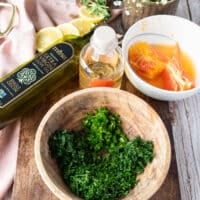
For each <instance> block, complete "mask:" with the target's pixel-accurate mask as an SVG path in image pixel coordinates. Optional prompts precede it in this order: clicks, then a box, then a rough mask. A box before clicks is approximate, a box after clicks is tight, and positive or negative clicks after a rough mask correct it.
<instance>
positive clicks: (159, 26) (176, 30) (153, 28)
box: [122, 15, 200, 101]
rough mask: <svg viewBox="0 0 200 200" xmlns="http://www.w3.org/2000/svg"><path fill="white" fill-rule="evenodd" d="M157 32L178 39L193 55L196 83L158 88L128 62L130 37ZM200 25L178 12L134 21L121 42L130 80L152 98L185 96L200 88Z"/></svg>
mask: <svg viewBox="0 0 200 200" xmlns="http://www.w3.org/2000/svg"><path fill="white" fill-rule="evenodd" d="M149 33H150V34H156V35H163V36H166V38H167V37H168V38H171V39H172V40H175V41H177V42H178V43H179V45H180V48H181V49H182V50H183V51H184V52H186V53H187V54H188V55H189V57H190V58H191V59H192V61H193V63H194V65H195V70H196V82H195V84H196V87H195V88H193V89H190V90H186V91H179V92H176V91H168V90H164V89H159V88H157V87H154V86H152V85H150V84H148V83H147V82H146V81H144V80H142V79H141V78H140V77H139V76H138V75H137V74H136V73H135V72H134V70H133V69H132V68H131V66H130V65H129V63H128V47H129V46H130V41H131V40H133V38H136V37H137V36H138V35H140V34H144V35H145V34H149ZM199 41H200V27H199V26H198V25H196V24H195V23H193V22H191V21H189V20H187V19H184V18H181V17H177V16H171V15H154V16H151V17H146V18H143V19H142V20H139V21H138V22H137V23H135V24H133V25H132V26H131V27H130V28H129V29H128V31H127V32H126V34H125V36H124V39H123V42H122V54H123V57H124V61H125V72H126V75H127V77H128V79H129V80H130V82H131V83H132V84H133V85H134V86H135V87H136V88H137V89H138V90H139V91H141V92H142V93H144V94H145V95H147V96H150V97H152V98H155V99H158V100H165V101H176V100H180V99H184V98H186V97H189V96H191V95H194V94H196V93H197V92H199V91H200V56H199V52H200V45H199Z"/></svg>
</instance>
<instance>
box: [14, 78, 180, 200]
mask: <svg viewBox="0 0 200 200" xmlns="http://www.w3.org/2000/svg"><path fill="white" fill-rule="evenodd" d="M122 89H124V90H127V91H129V92H131V93H137V95H139V96H141V97H142V98H145V100H147V101H148V102H149V103H150V104H151V105H152V106H153V107H154V108H155V110H156V111H157V112H158V113H159V114H160V116H161V118H162V119H163V121H164V123H165V125H166V128H167V129H168V132H169V136H170V140H171V145H172V161H171V166H170V169H169V173H168V176H167V178H166V180H165V182H164V184H163V185H162V187H161V188H160V189H159V191H158V192H157V193H156V194H155V195H154V196H153V197H152V198H151V199H152V200H161V199H163V200H179V199H181V197H180V190H179V182H178V173H177V163H176V157H175V152H174V148H173V137H172V130H171V122H172V120H173V119H172V117H171V116H170V112H169V110H168V108H169V107H168V103H166V102H160V101H155V100H152V99H150V98H147V97H144V96H143V95H142V94H140V93H139V92H137V90H136V89H135V88H134V87H133V86H132V85H131V84H130V82H129V81H128V80H127V79H126V78H124V82H123V86H122ZM76 90H78V80H77V78H75V79H73V80H71V81H70V82H68V83H67V84H66V85H64V86H63V87H61V88H59V89H58V90H57V91H56V92H54V93H53V94H51V95H50V96H48V97H47V98H45V99H43V101H42V102H41V104H39V105H38V106H36V107H35V108H34V109H33V110H32V111H30V112H29V113H27V114H26V115H25V116H24V117H23V118H22V127H21V133H20V142H19V153H18V161H17V172H16V177H15V182H14V188H13V195H12V199H13V200H22V199H24V200H25V199H26V200H37V199H38V200H41V199H42V200H57V198H56V197H55V196H54V195H53V194H52V193H51V191H50V190H49V189H48V188H47V186H46V185H45V184H44V182H43V181H42V179H41V177H40V175H39V173H38V170H37V168H36V164H35V161H34V139H35V133H36V129H37V127H38V125H39V123H40V121H41V119H42V117H43V116H44V114H45V113H46V112H47V110H48V109H49V108H50V107H51V106H52V105H53V104H54V103H55V102H56V101H58V100H59V99H60V98H62V97H63V96H65V95H67V94H69V93H71V92H73V91H76Z"/></svg>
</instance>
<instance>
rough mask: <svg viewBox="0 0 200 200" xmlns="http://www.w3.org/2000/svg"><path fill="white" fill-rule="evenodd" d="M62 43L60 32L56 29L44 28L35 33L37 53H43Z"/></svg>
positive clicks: (62, 38)
mask: <svg viewBox="0 0 200 200" xmlns="http://www.w3.org/2000/svg"><path fill="white" fill-rule="evenodd" d="M62 41H64V37H63V34H62V31H60V29H58V28H56V27H46V28H43V29H40V30H39V31H38V32H37V33H36V49H37V51H39V52H44V51H45V50H46V49H48V48H49V47H51V46H53V45H55V44H57V43H59V42H62Z"/></svg>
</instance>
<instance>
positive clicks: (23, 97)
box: [0, 42, 78, 129]
mask: <svg viewBox="0 0 200 200" xmlns="http://www.w3.org/2000/svg"><path fill="white" fill-rule="evenodd" d="M76 54H77V52H76ZM76 56H77V55H76ZM76 56H75V54H74V48H73V46H72V44H70V43H65V42H63V43H59V44H56V45H55V46H53V47H51V48H50V49H48V50H47V51H45V52H44V53H42V54H39V55H38V56H36V57H35V58H34V59H33V60H31V61H29V62H28V63H26V64H23V65H21V66H19V67H17V68H16V69H15V70H14V71H12V72H11V73H9V74H7V75H6V76H4V77H3V78H1V79H0V129H1V128H3V127H4V126H5V125H6V124H8V123H9V122H11V121H13V120H15V119H16V118H18V117H19V116H21V115H22V114H23V113H24V112H26V111H27V110H28V109H30V108H31V107H32V106H33V105H35V104H36V103H38V100H39V99H41V96H45V95H47V94H49V93H50V92H52V91H54V90H55V89H56V88H58V87H59V86H61V85H62V84H63V83H65V82H66V81H68V80H69V79H70V78H72V77H73V76H74V75H76V74H77V72H78V65H77V64H76V63H75V61H76Z"/></svg>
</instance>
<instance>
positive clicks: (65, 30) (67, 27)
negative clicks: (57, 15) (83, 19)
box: [57, 23, 80, 40]
mask: <svg viewBox="0 0 200 200" xmlns="http://www.w3.org/2000/svg"><path fill="white" fill-rule="evenodd" d="M57 27H58V29H59V30H60V31H61V32H62V34H63V36H64V39H65V40H67V39H72V38H77V37H78V36H80V33H79V30H78V28H77V27H76V26H74V25H73V24H71V23H64V24H60V25H58V26H57Z"/></svg>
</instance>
